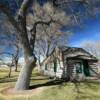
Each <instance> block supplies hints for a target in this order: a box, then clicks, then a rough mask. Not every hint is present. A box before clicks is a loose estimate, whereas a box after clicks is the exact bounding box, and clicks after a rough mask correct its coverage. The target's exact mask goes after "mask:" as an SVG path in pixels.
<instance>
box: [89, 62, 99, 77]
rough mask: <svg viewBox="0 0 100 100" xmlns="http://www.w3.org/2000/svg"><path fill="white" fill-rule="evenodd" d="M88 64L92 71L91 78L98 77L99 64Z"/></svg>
mask: <svg viewBox="0 0 100 100" xmlns="http://www.w3.org/2000/svg"><path fill="white" fill-rule="evenodd" d="M88 64H89V66H90V68H92V70H93V71H92V70H90V75H91V76H97V74H96V73H98V68H97V63H94V62H93V61H88Z"/></svg>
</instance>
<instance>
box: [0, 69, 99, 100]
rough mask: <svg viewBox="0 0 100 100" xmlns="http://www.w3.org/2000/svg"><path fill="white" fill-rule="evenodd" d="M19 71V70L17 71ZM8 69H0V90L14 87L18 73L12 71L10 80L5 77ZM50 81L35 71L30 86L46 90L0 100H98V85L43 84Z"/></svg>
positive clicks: (1, 95) (91, 83)
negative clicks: (36, 93) (43, 87)
mask: <svg viewBox="0 0 100 100" xmlns="http://www.w3.org/2000/svg"><path fill="white" fill-rule="evenodd" d="M19 70H20V69H19ZM8 71H9V69H7V68H0V90H2V89H4V88H6V87H10V86H14V85H15V83H16V80H17V77H18V75H19V72H14V71H12V75H11V77H10V78H8V77H7V75H8ZM49 81H51V80H50V79H48V78H47V77H44V76H41V75H40V74H39V73H38V71H37V70H35V71H33V72H32V77H31V83H30V85H37V84H39V85H40V86H46V85H47V86H46V87H47V88H46V89H45V90H44V91H42V92H41V93H39V94H38V95H34V94H33V95H30V96H29V95H14V96H13V95H3V94H1V93H0V100H100V83H99V82H96V81H92V80H87V81H84V82H80V83H71V82H64V83H61V84H59V85H52V87H49V85H50V84H51V83H49V84H45V83H48V82H49Z"/></svg>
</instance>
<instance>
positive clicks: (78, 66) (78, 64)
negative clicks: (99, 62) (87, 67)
mask: <svg viewBox="0 0 100 100" xmlns="http://www.w3.org/2000/svg"><path fill="white" fill-rule="evenodd" d="M75 67H76V72H77V73H82V63H80V62H79V63H76V64H75Z"/></svg>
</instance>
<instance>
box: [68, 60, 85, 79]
mask: <svg viewBox="0 0 100 100" xmlns="http://www.w3.org/2000/svg"><path fill="white" fill-rule="evenodd" d="M78 62H81V63H82V60H72V59H70V60H68V62H67V63H68V67H67V70H68V73H67V76H69V77H70V79H75V78H77V79H83V78H84V72H83V65H82V73H78V74H77V73H76V66H75V64H76V63H78Z"/></svg>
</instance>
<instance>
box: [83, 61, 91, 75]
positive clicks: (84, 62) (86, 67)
mask: <svg viewBox="0 0 100 100" xmlns="http://www.w3.org/2000/svg"><path fill="white" fill-rule="evenodd" d="M83 65H84V69H83V70H84V74H85V76H90V71H89V65H88V61H87V60H84V61H83Z"/></svg>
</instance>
